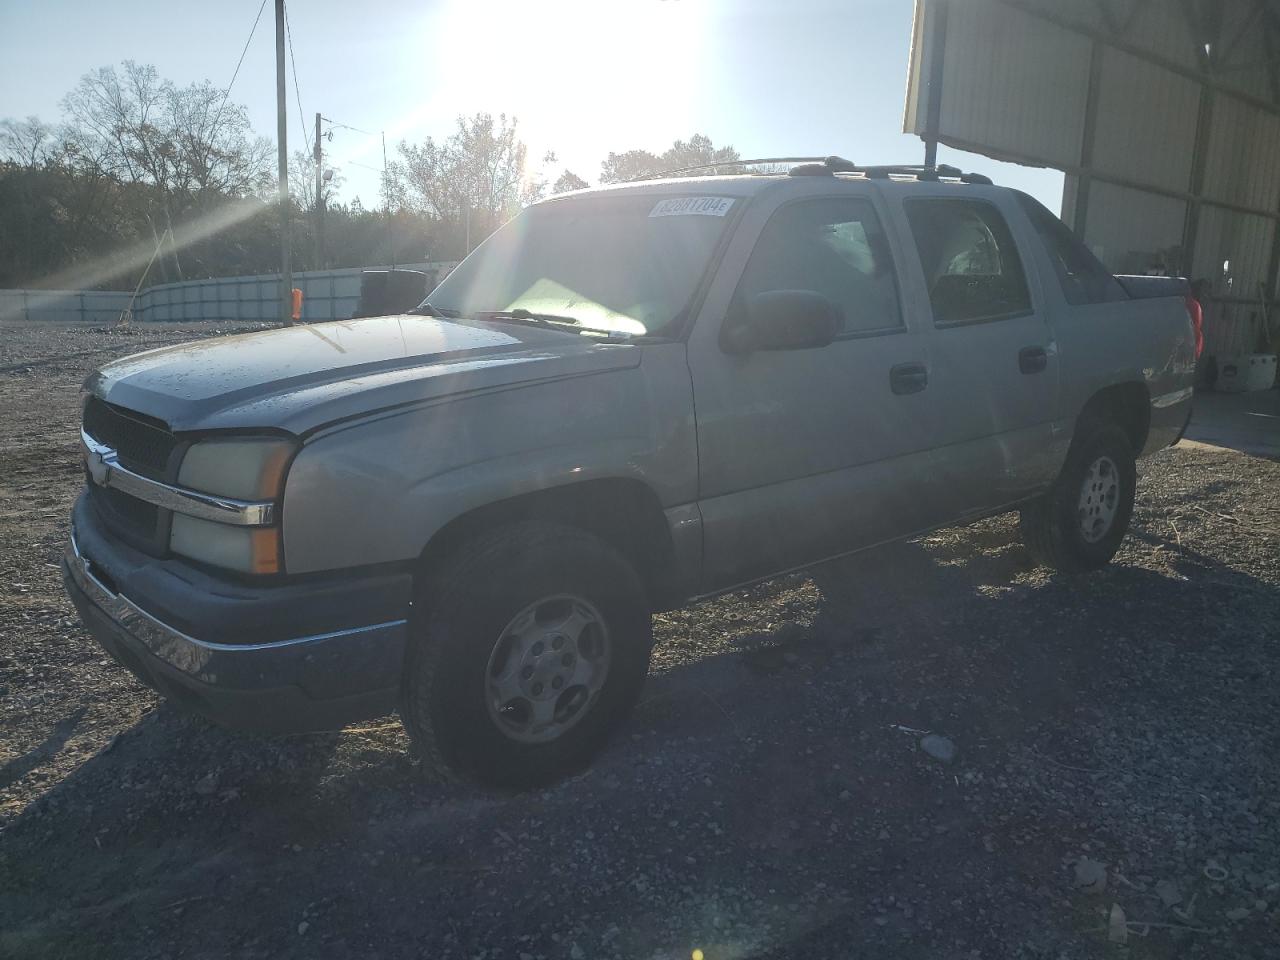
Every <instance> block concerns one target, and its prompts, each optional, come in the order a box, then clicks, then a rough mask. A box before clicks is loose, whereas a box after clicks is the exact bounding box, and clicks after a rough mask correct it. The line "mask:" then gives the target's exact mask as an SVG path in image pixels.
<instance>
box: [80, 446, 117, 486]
mask: <svg viewBox="0 0 1280 960" xmlns="http://www.w3.org/2000/svg"><path fill="white" fill-rule="evenodd" d="M84 459H85V466H86V467H87V468H88V470H89V479H91V480H92V481H93V482H94V483H96V484H97V485H98V486H100V487H105V486H106V485H107V479H108V478H109V477H110V476H111V462H110V461H109V460H107V458H106V457H104V456H103V455H102V454H101V453H99V452H98V451H97V450H87V451H85V458H84Z"/></svg>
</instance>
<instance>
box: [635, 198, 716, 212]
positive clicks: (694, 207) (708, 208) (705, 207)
mask: <svg viewBox="0 0 1280 960" xmlns="http://www.w3.org/2000/svg"><path fill="white" fill-rule="evenodd" d="M732 207H733V201H732V200H731V199H729V198H728V197H671V198H670V199H669V200H659V201H658V205H657V206H656V207H654V208H653V209H652V210H650V211H649V216H651V217H687V216H701V217H723V216H724V215H725V214H726V213H728V212H729V210H730V208H732Z"/></svg>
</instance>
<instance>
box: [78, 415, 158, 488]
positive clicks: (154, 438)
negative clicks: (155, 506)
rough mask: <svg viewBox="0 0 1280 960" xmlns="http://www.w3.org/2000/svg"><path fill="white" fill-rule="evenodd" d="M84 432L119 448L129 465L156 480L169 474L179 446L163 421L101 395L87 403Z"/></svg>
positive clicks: (123, 458) (122, 459) (100, 441)
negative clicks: (125, 408) (126, 408)
mask: <svg viewBox="0 0 1280 960" xmlns="http://www.w3.org/2000/svg"><path fill="white" fill-rule="evenodd" d="M84 432H85V433H87V434H89V436H91V437H93V439H95V440H97V441H98V442H99V443H102V444H105V445H106V446H108V447H111V448H112V449H113V450H115V451H116V452H117V453H118V454H119V455H120V461H121V462H122V463H124V464H125V466H127V467H129V468H130V469H132V470H136V471H138V472H139V473H142V474H146V475H148V476H151V477H153V478H155V479H163V478H165V477H166V475H167V474H168V472H169V465H170V459H171V458H172V457H173V451H174V449H175V448H176V447H177V445H178V441H177V440H176V439H175V438H174V436H173V434H172V433H170V432H169V431H168V429H167V428H166V427H165V426H164V424H163V423H161V422H160V421H158V420H153V419H151V418H150V417H146V416H144V415H142V414H140V413H133V412H132V411H128V410H123V409H121V408H120V407H116V406H113V405H112V404H109V403H106V402H105V401H103V400H100V399H99V398H97V397H90V398H89V400H88V402H87V403H85V406H84Z"/></svg>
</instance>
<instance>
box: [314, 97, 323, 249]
mask: <svg viewBox="0 0 1280 960" xmlns="http://www.w3.org/2000/svg"><path fill="white" fill-rule="evenodd" d="M322 156H323V154H322V153H321V152H320V111H319V110H317V111H316V157H315V159H316V269H317V270H323V269H324V170H323V165H322V164H321V162H320V160H321V157H322Z"/></svg>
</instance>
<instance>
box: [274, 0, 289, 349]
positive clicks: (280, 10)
mask: <svg viewBox="0 0 1280 960" xmlns="http://www.w3.org/2000/svg"><path fill="white" fill-rule="evenodd" d="M284 91H285V84H284V0H276V143H277V144H278V148H279V156H278V158H277V159H278V164H279V168H280V170H279V173H280V322H281V323H282V324H283V325H284V326H286V327H287V326H289V325H290V324H292V323H293V265H292V264H291V263H290V255H291V251H290V246H291V244H290V242H289V241H290V237H289V113H288V110H286V109H285V95H284Z"/></svg>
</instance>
